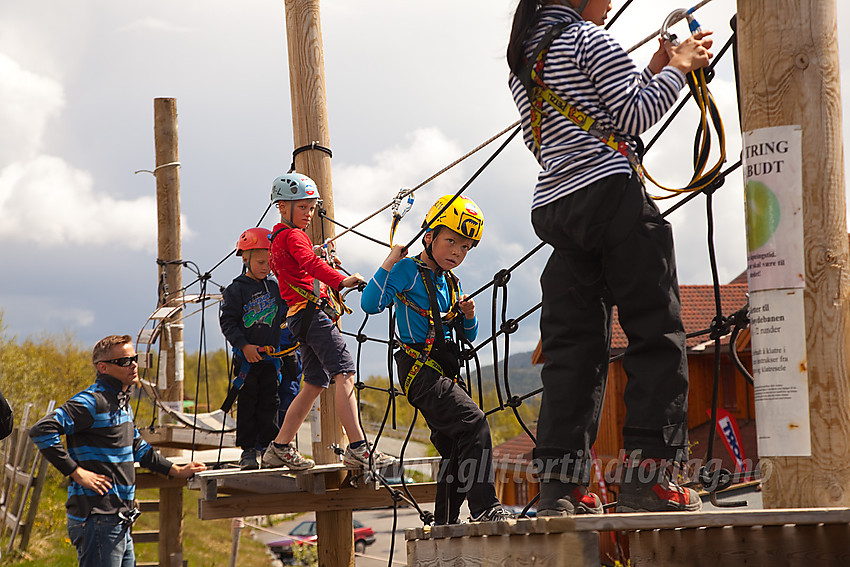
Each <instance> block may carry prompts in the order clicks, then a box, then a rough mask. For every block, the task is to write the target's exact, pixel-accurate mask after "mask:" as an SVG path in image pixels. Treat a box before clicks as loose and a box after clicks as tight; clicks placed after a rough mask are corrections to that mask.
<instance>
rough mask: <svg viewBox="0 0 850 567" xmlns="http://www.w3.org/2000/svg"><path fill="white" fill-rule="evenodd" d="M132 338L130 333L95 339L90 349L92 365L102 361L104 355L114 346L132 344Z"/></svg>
mask: <svg viewBox="0 0 850 567" xmlns="http://www.w3.org/2000/svg"><path fill="white" fill-rule="evenodd" d="M132 342H133V338H132V337H131V336H130V335H109V336H108V337H104V338H102V339H100V340H99V341H97V344H96V345H94V348H93V349H92V351H91V363H92V366H97V363H98V362H102V361H103V360H104V357H106V356H108V353H109V352H110V351H111V350H112V349H113V348H115V347H117V346H121V345H126V344H128V343H129V344H132Z"/></svg>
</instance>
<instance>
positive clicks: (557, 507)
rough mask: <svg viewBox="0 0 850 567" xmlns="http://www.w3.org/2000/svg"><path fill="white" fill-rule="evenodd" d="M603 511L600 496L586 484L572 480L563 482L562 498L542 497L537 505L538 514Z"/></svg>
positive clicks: (575, 513) (551, 514)
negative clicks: (547, 498) (549, 499)
mask: <svg viewBox="0 0 850 567" xmlns="http://www.w3.org/2000/svg"><path fill="white" fill-rule="evenodd" d="M541 488H542V486H541ZM547 492H548V491H547ZM602 512H603V510H602V500H601V499H600V498H599V496H597V495H596V494H594V493H593V492H591V491H590V490H588V489H587V487H586V486H583V485H580V484H574V483H572V482H567V483H564V484H563V495H561V497H560V498H557V499H554V500H552V501H547V500H543V499H542V498H541V500H540V503H539V504H538V505H537V515H538V516H575V515H579V514H601V513H602Z"/></svg>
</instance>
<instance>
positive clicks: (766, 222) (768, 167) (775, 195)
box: [744, 126, 806, 292]
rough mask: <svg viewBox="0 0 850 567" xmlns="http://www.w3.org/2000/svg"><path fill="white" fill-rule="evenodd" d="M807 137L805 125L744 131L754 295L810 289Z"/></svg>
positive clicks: (750, 273) (749, 266) (749, 262)
mask: <svg viewBox="0 0 850 567" xmlns="http://www.w3.org/2000/svg"><path fill="white" fill-rule="evenodd" d="M802 137H803V130H802V127H800V126H776V127H773V128H761V129H759V130H753V131H751V132H744V194H745V198H746V213H747V253H748V255H747V278H748V280H749V289H750V292H753V291H761V290H765V289H787V288H802V287H805V285H806V280H805V264H804V258H803V171H802V163H803V158H802Z"/></svg>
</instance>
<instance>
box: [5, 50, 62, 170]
mask: <svg viewBox="0 0 850 567" xmlns="http://www.w3.org/2000/svg"><path fill="white" fill-rule="evenodd" d="M64 106H65V95H64V91H63V89H62V85H60V84H59V83H58V82H56V81H54V80H53V79H50V78H47V77H44V76H40V75H37V74H36V73H32V72H30V71H27V70H26V69H23V68H21V66H20V65H19V64H18V63H17V62H16V61H14V60H12V59H11V58H10V57H9V56H8V55H5V54H4V53H0V131H2V132H3V136H0V160H2V161H11V160H14V159H21V158H27V157H31V156H33V155H34V154H35V153H36V152H37V151H39V150H40V149H41V141H42V136H43V134H44V130H45V128H46V125H47V122H48V120H50V119H51V118H53V117H55V116H57V115H58V114H59V112H60V111H61V110H62V108H63V107H64Z"/></svg>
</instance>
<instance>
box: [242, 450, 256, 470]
mask: <svg viewBox="0 0 850 567" xmlns="http://www.w3.org/2000/svg"><path fill="white" fill-rule="evenodd" d="M239 468H240V469H242V470H243V471H255V470H257V469H258V468H260V463H259V462H257V451H255V450H254V449H243V450H242V456H241V457H239Z"/></svg>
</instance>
